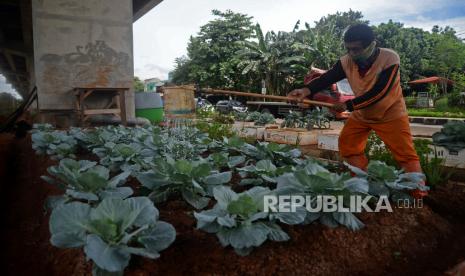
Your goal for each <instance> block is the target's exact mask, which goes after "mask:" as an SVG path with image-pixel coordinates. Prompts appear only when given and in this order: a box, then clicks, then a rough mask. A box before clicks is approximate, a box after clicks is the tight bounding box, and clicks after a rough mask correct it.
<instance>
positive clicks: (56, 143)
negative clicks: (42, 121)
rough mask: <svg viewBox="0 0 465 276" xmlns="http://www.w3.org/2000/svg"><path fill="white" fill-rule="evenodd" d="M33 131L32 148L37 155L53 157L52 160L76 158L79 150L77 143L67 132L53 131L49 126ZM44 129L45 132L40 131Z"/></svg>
mask: <svg viewBox="0 0 465 276" xmlns="http://www.w3.org/2000/svg"><path fill="white" fill-rule="evenodd" d="M37 127H39V128H38V129H35V130H33V133H32V136H31V138H32V148H33V149H34V150H35V151H36V154H40V155H43V154H47V155H50V156H52V159H58V160H59V159H62V158H66V157H71V158H75V157H76V156H75V155H74V154H75V152H76V149H77V147H76V146H77V141H76V139H74V138H73V137H72V136H70V135H68V133H67V132H65V131H60V130H53V129H52V128H50V127H49V126H40V125H37ZM41 127H43V128H44V131H40V128H41Z"/></svg>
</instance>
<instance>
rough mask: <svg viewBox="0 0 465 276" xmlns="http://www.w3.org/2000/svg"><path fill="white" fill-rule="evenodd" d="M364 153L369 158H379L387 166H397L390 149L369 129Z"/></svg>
mask: <svg viewBox="0 0 465 276" xmlns="http://www.w3.org/2000/svg"><path fill="white" fill-rule="evenodd" d="M365 155H366V156H367V157H368V159H369V160H379V161H382V162H384V163H386V164H388V165H389V166H395V167H398V166H399V165H398V164H397V162H396V160H395V159H394V157H393V156H392V154H391V151H389V149H388V148H387V147H386V146H385V145H384V143H383V141H382V140H381V139H380V138H379V137H378V135H376V133H375V132H374V131H371V132H370V134H369V135H368V140H367V144H366V147H365Z"/></svg>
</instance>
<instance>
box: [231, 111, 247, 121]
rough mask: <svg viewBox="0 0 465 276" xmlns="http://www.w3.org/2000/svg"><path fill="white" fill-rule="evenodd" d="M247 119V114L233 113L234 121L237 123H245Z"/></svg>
mask: <svg viewBox="0 0 465 276" xmlns="http://www.w3.org/2000/svg"><path fill="white" fill-rule="evenodd" d="M248 118H249V114H248V113H247V112H234V119H235V120H236V121H239V122H246V121H247V119H248Z"/></svg>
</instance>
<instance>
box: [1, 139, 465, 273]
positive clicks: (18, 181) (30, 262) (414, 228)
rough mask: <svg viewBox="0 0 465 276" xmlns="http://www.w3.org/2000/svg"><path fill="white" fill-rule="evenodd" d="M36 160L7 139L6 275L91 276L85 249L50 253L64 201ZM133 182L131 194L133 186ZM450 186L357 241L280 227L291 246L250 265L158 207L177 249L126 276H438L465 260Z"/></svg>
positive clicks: (319, 229)
mask: <svg viewBox="0 0 465 276" xmlns="http://www.w3.org/2000/svg"><path fill="white" fill-rule="evenodd" d="M55 163H56V162H55V161H51V160H50V159H49V158H47V157H41V156H36V155H35V154H34V151H33V150H32V149H31V142H30V139H29V137H28V138H24V139H22V140H16V139H14V138H13V137H12V136H11V135H1V136H0V173H1V175H0V179H1V180H2V181H1V185H0V187H1V188H0V189H1V196H2V198H1V204H2V208H1V210H2V233H1V238H2V243H1V244H2V245H3V248H4V249H3V250H4V252H6V255H5V256H4V257H3V258H2V261H3V262H4V263H3V264H2V266H1V267H2V269H3V272H4V273H2V274H3V275H5V274H6V275H86V274H90V270H91V266H90V264H89V262H86V261H85V256H84V254H83V253H82V250H80V249H58V248H55V247H53V246H52V245H50V243H49V238H50V235H49V232H48V216H47V214H46V213H45V212H44V210H43V207H42V206H43V203H44V201H45V198H46V197H47V196H48V195H52V194H57V193H59V191H58V190H56V189H55V188H54V187H52V186H50V185H49V184H47V183H45V182H44V181H42V180H41V179H40V175H43V174H45V172H46V168H47V167H48V166H51V165H53V164H55ZM133 182H134V180H131V186H134V183H133ZM462 185H463V184H460V183H459V184H457V183H450V184H449V185H447V186H444V187H440V188H438V189H437V190H435V191H432V192H431V193H430V196H429V197H428V199H427V200H425V204H426V206H425V207H423V208H421V209H396V210H395V212H393V213H381V214H363V215H361V216H360V218H361V220H362V221H363V222H364V223H365V224H366V228H364V229H363V230H361V231H358V232H351V231H349V230H347V229H345V228H342V227H339V228H336V229H329V228H327V227H324V226H321V225H308V226H283V228H284V230H285V231H286V232H287V233H289V235H290V236H291V240H290V241H289V242H284V243H277V242H270V241H268V242H266V243H265V244H264V245H263V246H261V247H260V248H257V249H255V250H254V251H253V252H252V253H251V254H250V255H249V256H247V257H240V256H238V255H236V254H235V253H234V251H233V250H232V249H231V248H222V247H221V245H220V243H219V242H218V240H217V238H216V236H215V235H212V234H208V233H205V232H202V231H199V230H196V229H195V218H194V217H193V215H192V208H190V207H189V206H188V205H187V204H186V203H184V202H183V201H179V200H173V201H170V202H167V203H165V204H163V205H160V206H158V208H159V209H160V217H161V219H162V220H165V221H168V222H170V223H171V224H173V226H174V227H175V228H176V231H177V237H176V241H175V242H174V244H172V245H171V246H170V247H169V248H168V249H166V250H165V251H163V252H162V253H161V257H160V258H159V259H157V260H149V259H144V258H139V257H133V259H132V261H131V264H130V266H129V267H128V268H127V269H126V272H127V275H157V274H158V275H180V274H193V275H195V274H203V275H205V274H208V275H213V274H215V275H222V274H228V275H242V274H247V275H262V274H263V275H264V274H279V275H285V274H291V275H296V274H307V275H310V274H312V275H349V274H350V275H352V274H356V275H399V274H401V275H438V274H442V273H443V272H444V271H446V270H447V269H449V268H451V267H452V266H454V265H455V264H457V263H458V262H459V261H461V260H465V235H464V233H465V187H464V186H462Z"/></svg>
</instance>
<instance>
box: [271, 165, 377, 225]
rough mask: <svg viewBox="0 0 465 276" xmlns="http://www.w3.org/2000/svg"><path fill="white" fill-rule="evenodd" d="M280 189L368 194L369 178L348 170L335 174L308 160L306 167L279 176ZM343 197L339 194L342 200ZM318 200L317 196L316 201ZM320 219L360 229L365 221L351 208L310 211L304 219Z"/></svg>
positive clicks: (308, 193) (309, 193)
mask: <svg viewBox="0 0 465 276" xmlns="http://www.w3.org/2000/svg"><path fill="white" fill-rule="evenodd" d="M277 182H278V186H277V191H278V193H280V191H289V190H290V191H294V193H295V194H299V195H305V196H311V197H313V198H318V197H319V196H320V197H321V196H327V195H332V196H342V197H345V198H348V197H349V196H350V195H356V194H367V193H368V182H367V181H366V180H364V179H361V178H351V177H350V175H349V174H348V173H344V174H335V173H331V172H329V171H328V170H327V169H325V168H324V167H322V166H320V165H318V164H316V163H308V164H307V165H306V166H305V167H304V168H303V169H299V170H297V171H295V172H293V173H287V174H284V175H282V176H280V177H278V179H277ZM340 199H341V198H338V200H340ZM313 203H314V204H317V202H316V200H315V201H313ZM317 220H318V221H319V222H321V223H322V224H324V225H327V226H329V227H336V226H338V225H339V224H341V225H344V226H346V227H347V228H349V229H351V230H354V231H355V230H359V229H361V228H362V227H363V226H364V224H363V223H362V222H361V221H360V220H359V219H358V218H357V217H356V216H355V215H354V214H353V213H351V212H339V211H334V212H310V211H308V212H307V214H306V216H305V221H304V223H306V224H307V223H312V222H314V221H317Z"/></svg>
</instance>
